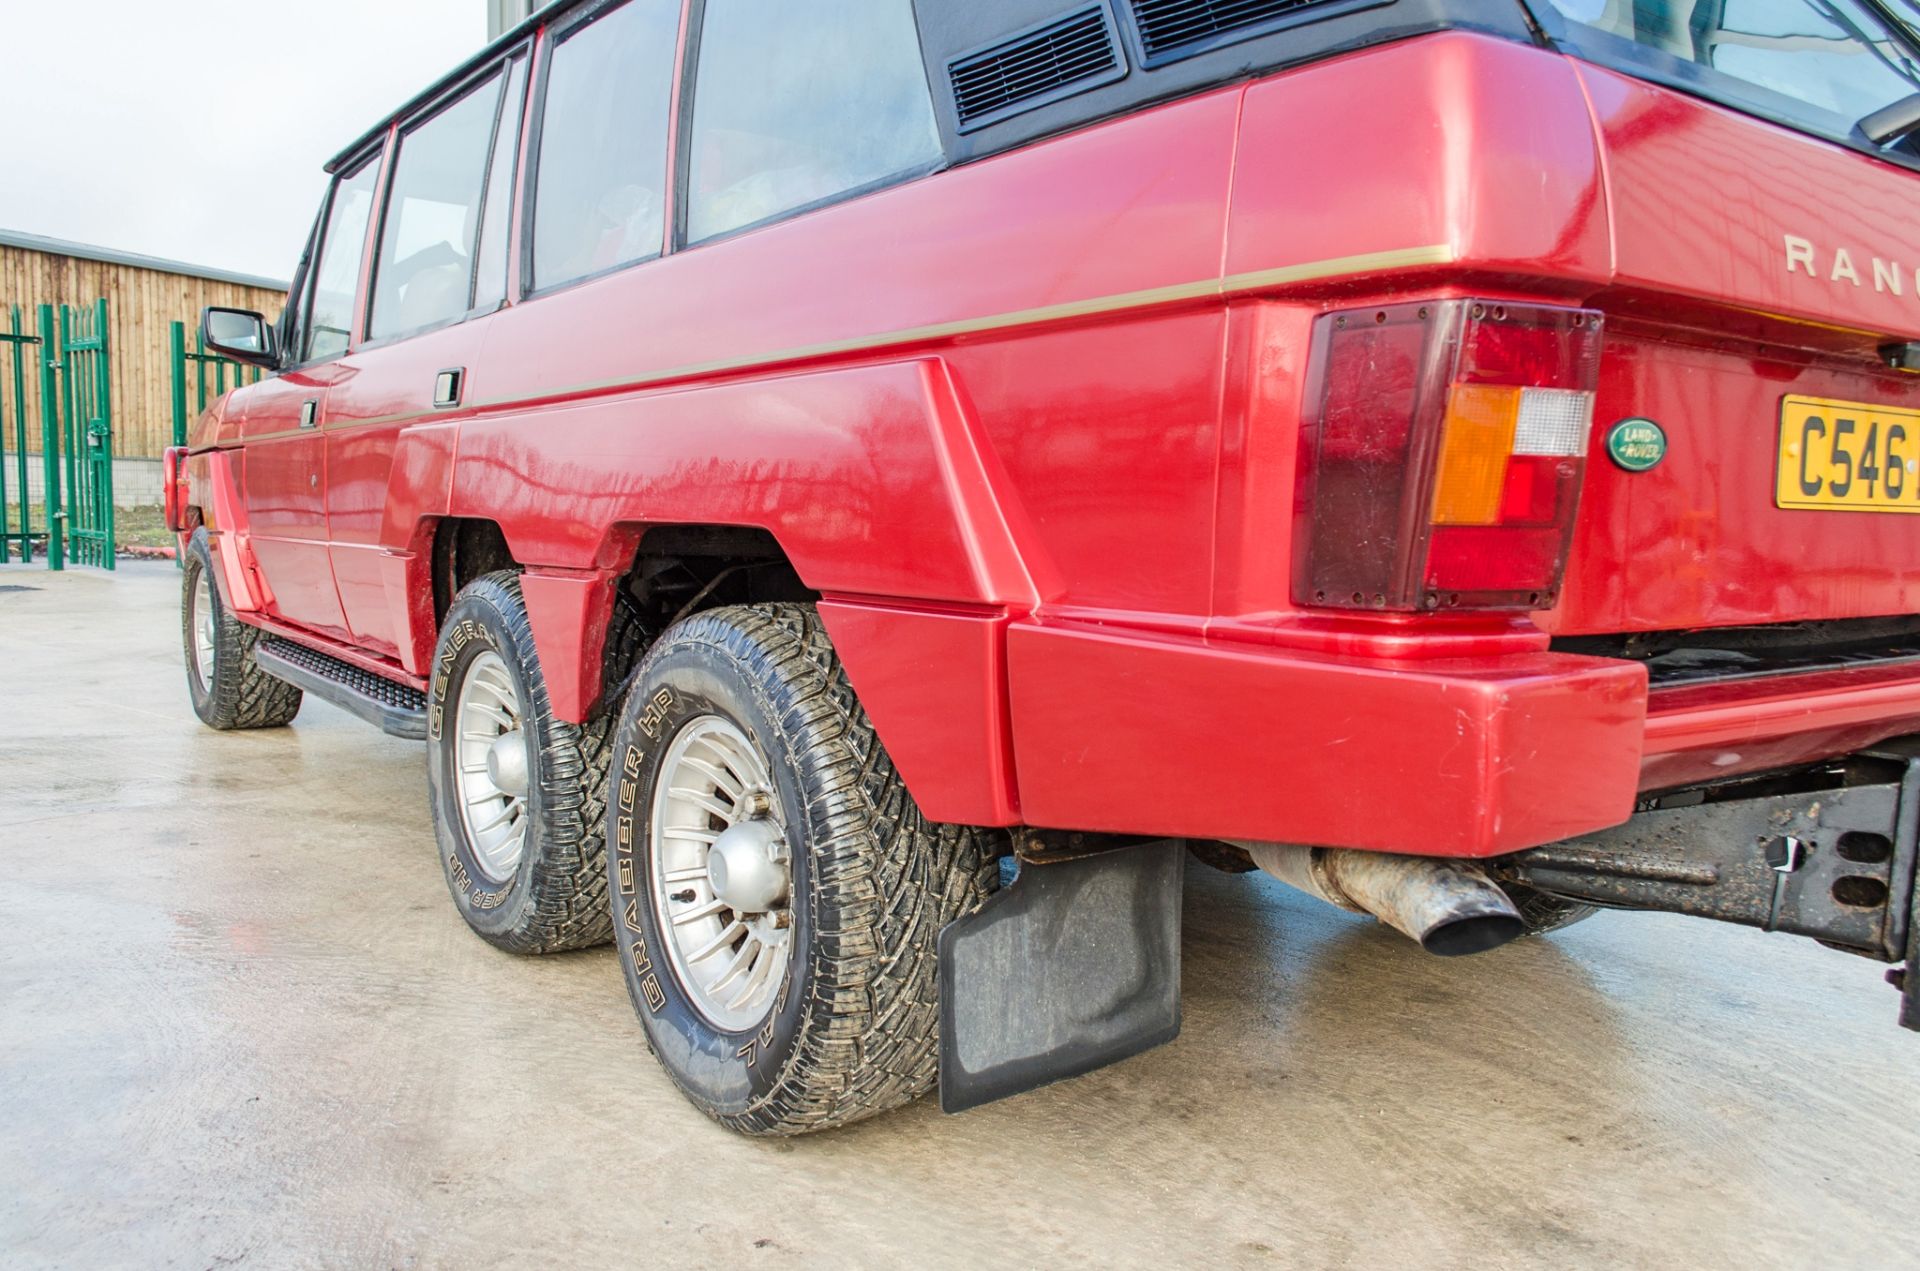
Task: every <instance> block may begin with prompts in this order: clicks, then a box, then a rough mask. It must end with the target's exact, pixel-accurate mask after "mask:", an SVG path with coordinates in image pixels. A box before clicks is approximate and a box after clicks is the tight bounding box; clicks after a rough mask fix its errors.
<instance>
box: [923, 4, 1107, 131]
mask: <svg viewBox="0 0 1920 1271" xmlns="http://www.w3.org/2000/svg"><path fill="white" fill-rule="evenodd" d="M1126 72H1127V66H1126V62H1125V61H1124V60H1123V59H1122V58H1121V56H1120V41H1119V40H1118V39H1117V38H1116V37H1115V35H1114V29H1113V18H1112V17H1111V15H1110V14H1108V12H1107V6H1106V5H1104V4H1089V5H1082V6H1081V7H1080V8H1078V9H1075V10H1073V11H1072V12H1071V13H1066V14H1063V15H1061V16H1060V17H1057V18H1053V19H1051V20H1049V21H1047V22H1043V23H1041V24H1040V25H1039V26H1035V27H1029V28H1027V29H1026V30H1024V31H1020V32H1017V33H1015V34H1013V35H1010V36H1007V37H1006V38H1004V39H1001V40H996V41H995V42H994V43H992V44H989V45H986V46H984V47H981V48H977V49H972V50H970V51H968V52H966V53H962V54H961V55H960V56H959V57H956V58H954V59H953V60H952V61H950V62H948V63H947V78H948V79H949V80H950V81H951V82H952V84H953V105H954V109H955V111H956V112H957V113H958V114H959V116H960V131H961V132H971V131H972V130H973V129H975V128H983V127H985V126H986V125H988V124H991V123H995V122H997V121H999V120H1001V119H1004V118H1006V117H1007V116H1008V115H1013V114H1018V113H1019V112H1021V111H1023V110H1032V109H1033V108H1034V107H1036V106H1044V105H1046V104H1047V103H1048V102H1051V101H1058V100H1059V99H1060V98H1062V97H1066V96H1069V95H1071V94H1073V93H1078V92H1080V91H1082V90H1084V89H1088V88H1092V87H1093V86H1094V85H1095V84H1105V83H1108V82H1110V81H1112V80H1116V79H1119V78H1120V77H1121V76H1122V75H1124V74H1126Z"/></svg>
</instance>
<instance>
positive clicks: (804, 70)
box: [687, 0, 941, 242]
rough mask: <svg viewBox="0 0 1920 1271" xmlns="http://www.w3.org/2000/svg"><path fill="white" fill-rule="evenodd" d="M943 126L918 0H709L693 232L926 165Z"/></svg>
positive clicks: (694, 161)
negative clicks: (937, 118)
mask: <svg viewBox="0 0 1920 1271" xmlns="http://www.w3.org/2000/svg"><path fill="white" fill-rule="evenodd" d="M940 159H941V150H940V134H939V131H938V129H937V128H936V127H935V125H934V118H933V104H932V101H931V100H930V97H929V94H928V91H927V77H926V71H925V69H924V66H923V64H922V62H921V55H920V37H919V35H918V33H917V32H916V30H915V28H914V22H913V5H912V3H911V0H835V3H833V4H831V5H816V4H795V3H793V0H707V3H706V6H705V17H704V18H703V19H702V20H701V28H700V51H699V59H698V66H697V69H696V71H695V80H694V98H693V126H692V150H691V155H690V157H689V159H688V190H687V238H688V240H689V241H692V242H698V241H700V240H702V239H707V238H712V237H714V236H716V235H719V234H725V233H729V232H731V231H733V230H737V229H741V228H744V227H745V226H748V225H755V224H758V223H759V222H761V221H767V220H771V219H773V218H775V217H777V216H780V215H782V214H784V213H787V212H791V211H794V210H796V209H799V208H805V207H811V206H814V205H816V204H820V203H824V202H827V201H829V200H831V199H833V198H835V197H837V196H839V195H843V194H847V193H849V192H851V191H858V190H864V189H870V188H873V187H876V186H879V185H882V184H884V183H886V182H888V181H891V180H895V179H901V178H904V177H907V176H911V175H914V174H917V173H919V172H923V171H926V170H927V169H929V168H931V167H933V166H934V165H936V164H937V163H939V161H940Z"/></svg>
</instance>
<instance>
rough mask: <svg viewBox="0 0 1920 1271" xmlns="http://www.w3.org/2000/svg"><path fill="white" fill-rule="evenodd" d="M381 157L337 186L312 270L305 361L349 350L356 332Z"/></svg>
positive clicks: (330, 356)
mask: <svg viewBox="0 0 1920 1271" xmlns="http://www.w3.org/2000/svg"><path fill="white" fill-rule="evenodd" d="M379 175H380V161H379V156H378V155H375V156H374V157H373V158H370V159H367V160H366V161H364V162H363V163H362V164H361V165H360V166H359V167H358V168H355V169H354V170H353V171H352V172H350V173H348V174H347V175H346V176H344V177H341V178H340V180H339V181H338V182H337V183H335V185H334V187H333V201H332V203H330V204H329V205H328V208H327V228H326V232H325V233H324V234H323V235H322V236H321V240H320V256H319V259H318V260H316V261H315V262H314V269H313V306H312V308H310V309H309V310H308V311H307V330H306V333H305V339H304V343H305V345H306V348H305V349H304V350H303V351H302V355H301V358H300V360H301V361H302V362H319V361H325V360H327V359H329V358H336V357H339V356H340V355H341V354H343V353H345V352H346V351H347V341H348V339H349V338H350V336H351V334H352V331H353V309H354V305H353V297H354V293H355V292H357V291H358V290H359V289H360V256H361V253H362V251H364V250H365V248H366V245H367V222H368V220H370V219H371V217H372V213H373V187H374V182H375V181H376V180H377V179H378V177H379Z"/></svg>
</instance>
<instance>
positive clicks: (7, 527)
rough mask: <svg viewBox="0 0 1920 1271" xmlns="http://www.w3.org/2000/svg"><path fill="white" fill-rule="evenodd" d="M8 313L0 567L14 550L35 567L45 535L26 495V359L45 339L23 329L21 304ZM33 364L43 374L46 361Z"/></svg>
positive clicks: (1, 381) (1, 344) (0, 446)
mask: <svg viewBox="0 0 1920 1271" xmlns="http://www.w3.org/2000/svg"><path fill="white" fill-rule="evenodd" d="M8 313H9V315H10V318H11V321H10V323H9V325H8V328H7V330H5V331H0V351H4V353H5V356H4V357H0V563H5V562H6V561H9V560H12V559H13V553H14V552H15V551H18V552H19V553H20V559H21V560H23V561H28V562H31V561H32V560H33V540H34V539H35V538H36V537H42V536H44V534H42V535H36V534H35V533H34V529H33V521H32V512H31V509H32V506H33V504H32V501H31V500H30V499H29V498H28V495H27V359H28V357H29V354H28V350H29V349H37V348H38V347H39V345H40V337H39V336H35V335H28V334H26V332H24V331H22V330H21V329H20V306H19V305H12V306H9V309H8ZM33 362H34V369H35V370H36V371H38V369H39V364H40V362H41V359H40V358H39V357H34V358H33ZM35 379H36V380H37V379H38V376H37V375H36V376H35ZM9 449H11V451H12V452H13V453H12V454H8V453H7V452H8V450H9ZM9 482H11V485H9ZM42 528H43V531H44V526H43V527H42Z"/></svg>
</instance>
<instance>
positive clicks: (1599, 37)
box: [1526, 0, 1920, 171]
mask: <svg viewBox="0 0 1920 1271" xmlns="http://www.w3.org/2000/svg"><path fill="white" fill-rule="evenodd" d="M1526 4H1527V8H1528V10H1529V11H1530V12H1531V13H1532V14H1533V16H1534V18H1535V20H1536V21H1537V22H1538V23H1539V25H1540V28H1541V29H1542V30H1543V31H1545V32H1546V34H1547V36H1548V38H1549V39H1551V40H1552V41H1553V43H1554V45H1555V46H1556V47H1557V48H1559V49H1560V50H1561V51H1562V52H1565V53H1570V54H1572V55H1573V56H1575V57H1578V58H1580V59H1581V60H1582V61H1586V62H1591V63H1593V64H1594V65H1596V66H1599V67H1602V68H1604V69H1606V70H1610V71H1615V72H1617V73H1619V74H1621V75H1626V76H1630V77H1632V78H1634V79H1639V80H1644V81H1646V82H1648V83H1651V84H1658V85H1659V86H1661V87H1662V88H1670V89H1673V90H1674V91H1676V92H1680V93H1685V94H1686V95H1688V96H1689V97H1695V98H1699V99H1700V100H1702V101H1705V102H1707V103H1708V104H1709V105H1713V106H1719V107H1721V108H1723V109H1725V110H1731V111H1734V112H1736V113H1738V114H1742V115H1748V116H1751V117H1752V118H1755V119H1759V120H1762V121H1763V122H1766V123H1770V124H1775V125H1778V126H1779V127H1782V128H1788V129H1791V130H1792V131H1794V132H1796V133H1799V134H1800V135H1801V136H1804V137H1811V138H1813V139H1814V140H1816V141H1824V142H1828V143H1830V144H1833V145H1837V146H1844V147H1846V148H1847V149H1849V150H1852V151H1854V152H1856V153H1858V154H1864V155H1869V156H1871V157H1873V158H1875V159H1879V160H1881V161H1882V162H1885V163H1890V164H1893V165H1894V166H1896V167H1902V168H1907V169H1909V170H1912V171H1920V155H1914V154H1911V153H1905V152H1902V151H1901V150H1898V149H1893V148H1886V147H1880V146H1875V145H1873V144H1872V143H1871V142H1869V141H1867V140H1866V139H1865V138H1864V137H1861V136H1859V135H1858V134H1853V133H1843V132H1836V131H1835V130H1834V129H1833V127H1832V124H1833V121H1834V120H1835V119H1837V118H1839V116H1837V115H1835V114H1833V113H1832V112H1830V111H1825V110H1820V109H1818V108H1815V107H1808V106H1807V105H1806V104H1805V103H1804V102H1801V101H1799V100H1798V99H1797V98H1793V97H1789V96H1787V95H1786V94H1784V93H1776V92H1774V91H1773V90H1772V89H1768V88H1762V87H1761V86H1760V85H1758V84H1754V83H1751V82H1749V81H1747V80H1743V79H1741V78H1739V77H1738V76H1735V75H1729V74H1727V73H1726V72H1725V71H1717V70H1715V69H1714V68H1712V67H1711V66H1702V65H1701V64H1700V63H1698V62H1693V61H1689V60H1687V59H1685V58H1681V57H1676V56H1675V55H1673V54H1671V53H1668V52H1665V51H1664V50H1661V49H1656V48H1652V47H1650V46H1648V45H1645V44H1641V43H1639V42H1638V41H1635V40H1629V39H1627V38H1625V37H1624V36H1618V35H1613V34H1610V33H1608V32H1606V31H1601V30H1597V29H1595V28H1593V27H1590V26H1587V25H1586V24H1584V23H1581V22H1577V21H1574V20H1572V19H1570V18H1568V17H1566V16H1565V15H1564V14H1562V13H1561V12H1560V11H1559V9H1557V8H1556V7H1555V6H1554V5H1553V3H1552V0H1526ZM1867 7H1868V8H1869V9H1873V10H1874V13H1875V16H1876V18H1877V19H1878V20H1879V21H1881V22H1883V23H1885V24H1886V25H1887V27H1888V30H1889V34H1890V35H1891V37H1892V38H1893V39H1894V40H1895V41H1896V42H1898V43H1900V44H1902V45H1904V46H1905V47H1906V48H1907V50H1908V52H1909V54H1910V55H1912V56H1914V59H1915V61H1920V42H1917V41H1916V40H1915V39H1914V36H1913V32H1912V31H1911V30H1910V29H1909V28H1907V27H1906V26H1905V25H1904V24H1903V23H1900V22H1897V21H1889V20H1888V19H1887V17H1886V15H1884V14H1882V13H1880V12H1879V10H1878V9H1877V7H1876V6H1873V5H1871V4H1869V5H1868V6H1867Z"/></svg>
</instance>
